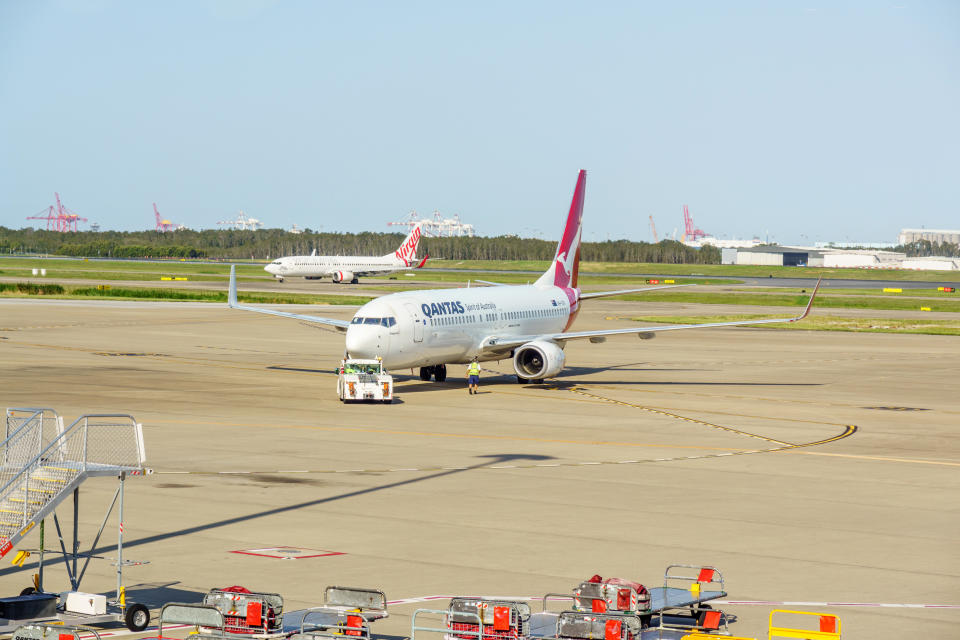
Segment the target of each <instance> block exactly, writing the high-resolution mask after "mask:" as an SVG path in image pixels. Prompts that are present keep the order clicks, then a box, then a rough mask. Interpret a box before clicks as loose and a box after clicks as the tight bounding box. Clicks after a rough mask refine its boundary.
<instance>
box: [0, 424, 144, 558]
mask: <svg viewBox="0 0 960 640" xmlns="http://www.w3.org/2000/svg"><path fill="white" fill-rule="evenodd" d="M4 427H5V434H4V435H5V438H4V440H3V442H2V443H0V557H3V556H4V555H6V554H7V553H8V552H9V551H10V550H11V549H12V548H13V547H14V545H16V544H17V543H18V542H19V541H20V540H21V539H22V538H23V536H25V535H26V534H27V533H28V532H29V531H30V530H31V529H32V528H33V527H34V525H36V524H37V523H38V522H41V521H42V520H43V519H44V518H45V517H46V516H47V515H48V514H50V513H51V512H52V511H53V510H54V509H55V508H56V507H57V505H59V504H60V503H61V502H63V501H64V500H65V499H66V498H67V497H69V496H71V495H73V494H74V491H75V490H76V489H77V488H78V487H79V486H80V485H81V484H82V483H83V481H84V480H86V479H87V478H92V477H97V476H114V477H121V478H122V477H123V476H127V475H131V476H134V475H143V474H145V473H146V472H147V471H146V469H145V468H144V466H143V463H144V459H145V457H146V456H145V453H144V447H143V428H142V427H141V425H139V424H137V422H136V420H134V418H133V417H132V416H129V415H122V414H104V415H85V416H81V417H79V418H77V419H76V420H75V421H74V422H73V423H71V424H70V425H69V426H66V427H65V426H64V422H63V418H61V417H60V416H59V415H57V412H56V411H54V410H52V409H7V412H6V421H5V424H4Z"/></svg>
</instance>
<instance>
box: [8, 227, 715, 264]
mask: <svg viewBox="0 0 960 640" xmlns="http://www.w3.org/2000/svg"><path fill="white" fill-rule="evenodd" d="M404 235H405V234H403V233H375V232H362V233H316V232H313V231H310V230H309V229H307V230H305V231H304V232H303V233H290V232H288V231H285V230H283V229H258V230H256V231H252V230H233V229H229V230H216V229H209V230H206V231H193V230H190V229H184V230H180V231H168V232H161V231H76V232H66V233H60V232H57V231H47V230H44V229H8V228H6V227H0V253H8V254H10V253H41V254H42V253H46V254H55V255H62V256H75V257H88V258H212V259H246V258H249V259H254V260H270V259H273V258H278V257H281V256H289V255H309V254H310V253H311V252H312V251H314V250H316V252H317V254H318V255H385V254H388V253H393V252H394V251H395V250H396V249H397V247H398V246H399V245H400V242H401V241H402V240H403V238H404ZM556 248H557V243H556V241H550V240H536V239H531V238H519V237H516V236H499V237H495V238H488V237H474V238H424V239H422V240H421V241H420V250H419V251H418V255H420V256H424V255H426V254H429V255H431V256H433V257H435V258H445V259H449V260H550V259H551V258H553V254H554V252H555V251H556ZM581 259H582V260H585V261H589V262H659V263H667V264H719V263H720V250H719V249H717V248H716V247H711V246H707V247H704V248H703V249H694V248H692V247H688V246H686V245H684V244H682V243H680V242H676V241H675V240H662V241H660V242H658V243H656V244H651V243H649V242H632V241H630V240H608V241H606V242H584V243H583V245H582V252H581Z"/></svg>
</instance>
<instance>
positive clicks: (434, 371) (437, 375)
mask: <svg viewBox="0 0 960 640" xmlns="http://www.w3.org/2000/svg"><path fill="white" fill-rule="evenodd" d="M431 377H432V378H433V379H434V380H436V381H437V382H443V381H444V380H446V379H447V365H445V364H437V365H434V366H432V367H420V379H421V380H424V381H426V380H429V379H430V378H431Z"/></svg>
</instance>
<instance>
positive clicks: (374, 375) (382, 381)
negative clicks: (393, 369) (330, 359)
mask: <svg viewBox="0 0 960 640" xmlns="http://www.w3.org/2000/svg"><path fill="white" fill-rule="evenodd" d="M337 374H338V375H337V397H339V398H340V402H348V401H353V400H374V401H376V400H379V401H380V402H387V403H389V402H393V376H391V375H390V374H389V373H387V371H386V370H385V369H384V368H383V361H382V360H381V359H380V358H377V359H376V360H363V359H359V358H346V359H344V360H341V361H340V368H339V369H338V370H337Z"/></svg>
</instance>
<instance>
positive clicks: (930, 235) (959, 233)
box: [897, 229, 960, 245]
mask: <svg viewBox="0 0 960 640" xmlns="http://www.w3.org/2000/svg"><path fill="white" fill-rule="evenodd" d="M919 240H927V241H929V242H932V243H934V244H943V243H944V242H949V243H950V244H960V230H957V229H901V230H900V235H899V236H897V242H898V243H900V244H902V245H903V244H910V243H911V242H917V241H919Z"/></svg>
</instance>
